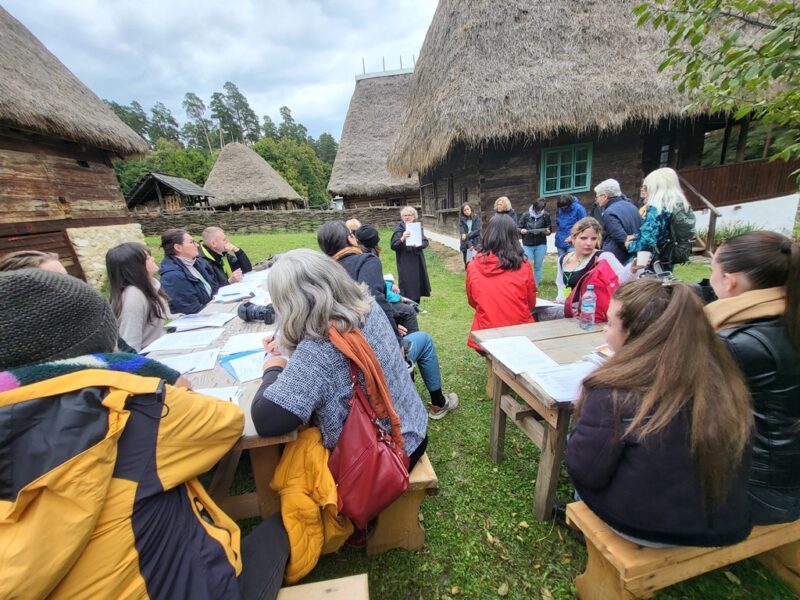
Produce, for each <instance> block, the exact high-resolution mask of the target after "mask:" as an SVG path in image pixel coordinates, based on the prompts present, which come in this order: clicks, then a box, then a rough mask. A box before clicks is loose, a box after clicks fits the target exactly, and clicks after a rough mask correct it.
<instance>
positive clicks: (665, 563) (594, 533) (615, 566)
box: [567, 502, 800, 600]
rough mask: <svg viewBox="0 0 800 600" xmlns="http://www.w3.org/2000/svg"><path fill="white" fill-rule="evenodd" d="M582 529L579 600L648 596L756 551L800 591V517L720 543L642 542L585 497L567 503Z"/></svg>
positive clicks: (569, 514) (573, 523) (571, 521)
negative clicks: (584, 558) (617, 529)
mask: <svg viewBox="0 0 800 600" xmlns="http://www.w3.org/2000/svg"><path fill="white" fill-rule="evenodd" d="M567 522H568V523H569V524H570V525H571V526H573V527H575V528H577V529H580V530H581V532H583V535H584V537H585V538H586V549H587V552H588V563H587V565H586V570H585V571H584V572H583V574H582V575H579V576H578V577H577V579H575V587H576V589H577V591H578V597H580V598H581V600H615V599H625V600H629V599H631V598H649V597H650V596H652V595H653V594H654V593H655V592H656V591H657V590H660V589H662V588H665V587H667V586H670V585H672V584H674V583H678V582H680V581H685V580H687V579H691V578H692V577H696V576H697V575H701V574H703V573H707V572H708V571H713V570H714V569H718V568H720V567H724V566H726V565H729V564H731V563H735V562H738V561H740V560H744V559H745V558H750V557H755V558H756V559H757V560H759V561H760V562H762V563H764V564H765V565H766V566H767V567H769V568H770V569H772V571H773V572H774V573H775V574H776V575H777V576H778V577H780V578H781V579H782V580H783V581H785V582H786V583H787V584H788V585H789V586H790V587H791V588H792V589H793V590H794V591H795V592H796V593H800V542H799V541H798V540H800V521H795V522H793V523H785V524H781V525H768V526H761V527H754V528H753V532H752V533H751V534H750V537H748V538H747V539H746V540H745V541H743V542H740V543H739V544H736V545H735V546H725V547H721V548H697V547H688V546H687V547H676V548H645V547H643V546H639V545H638V544H634V543H633V542H629V541H628V540H626V539H623V538H621V537H620V536H619V535H617V534H616V533H614V532H613V531H612V530H611V529H609V527H608V525H606V524H605V523H604V522H603V521H602V520H600V518H599V517H598V516H597V515H595V514H594V513H593V512H592V511H591V510H589V507H587V506H586V505H585V504H584V503H583V502H574V503H572V504H569V505H568V506H567Z"/></svg>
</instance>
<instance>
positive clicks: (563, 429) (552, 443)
mask: <svg viewBox="0 0 800 600" xmlns="http://www.w3.org/2000/svg"><path fill="white" fill-rule="evenodd" d="M569 418H570V411H569V410H567V409H563V408H562V409H559V411H558V416H557V420H556V426H555V427H552V426H551V425H550V424H548V423H547V421H543V424H544V426H545V427H544V439H543V440H542V448H541V452H540V454H539V472H538V474H537V476H536V486H535V487H534V490H533V514H534V516H535V517H536V518H538V519H540V520H542V521H544V520H547V519H550V518H551V517H552V512H553V500H554V499H555V495H556V488H557V487H558V474H559V471H560V470H561V461H562V460H563V459H564V447H565V446H566V443H567V429H568V428H569Z"/></svg>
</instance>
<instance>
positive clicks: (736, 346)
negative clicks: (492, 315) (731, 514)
mask: <svg viewBox="0 0 800 600" xmlns="http://www.w3.org/2000/svg"><path fill="white" fill-rule="evenodd" d="M719 335H720V337H721V338H722V339H723V341H724V342H725V343H726V344H727V346H728V348H729V349H730V351H731V353H732V354H733V356H734V358H735V359H736V362H737V363H738V364H739V368H740V369H741V370H742V372H743V373H744V376H745V379H746V380H747V385H748V387H749V388H750V393H751V394H752V396H753V412H754V413H755V422H756V435H755V439H754V441H753V467H752V471H751V473H750V484H751V485H758V486H763V487H769V488H774V489H796V488H800V430H798V423H800V351H798V349H797V348H795V347H794V345H793V344H792V342H791V340H790V339H789V335H788V332H787V331H786V327H785V325H784V324H783V319H782V318H781V317H778V318H770V319H762V320H758V321H752V322H750V323H746V324H744V325H738V326H736V327H732V328H730V329H724V330H722V331H720V334H719Z"/></svg>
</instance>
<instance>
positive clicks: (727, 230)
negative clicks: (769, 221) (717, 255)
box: [697, 221, 763, 248]
mask: <svg viewBox="0 0 800 600" xmlns="http://www.w3.org/2000/svg"><path fill="white" fill-rule="evenodd" d="M762 229H763V227H760V226H759V225H754V224H752V223H743V222H742V221H733V222H731V223H725V224H723V225H721V226H719V227H717V228H716V229H715V230H714V245H715V246H716V247H717V248H718V247H719V245H720V244H722V242H725V241H727V240H729V239H731V238H732V237H736V236H737V235H744V234H745V233H751V232H753V231H761V230H762ZM707 235H708V230H707V229H702V230H700V231H698V232H697V237H699V238H700V239H701V240H705V239H706V236H707Z"/></svg>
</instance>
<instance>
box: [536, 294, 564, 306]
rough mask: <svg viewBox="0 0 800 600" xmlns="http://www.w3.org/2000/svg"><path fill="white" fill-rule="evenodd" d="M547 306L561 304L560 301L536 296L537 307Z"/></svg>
mask: <svg viewBox="0 0 800 600" xmlns="http://www.w3.org/2000/svg"><path fill="white" fill-rule="evenodd" d="M545 306H559V304H558V302H551V301H550V300H544V299H543V298H539V297H538V296H537V298H536V308H543V307H545Z"/></svg>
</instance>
